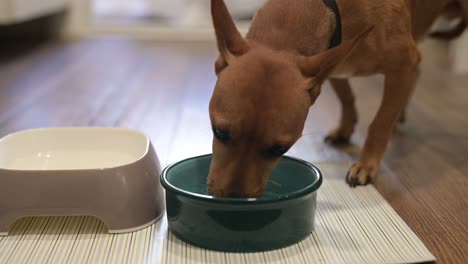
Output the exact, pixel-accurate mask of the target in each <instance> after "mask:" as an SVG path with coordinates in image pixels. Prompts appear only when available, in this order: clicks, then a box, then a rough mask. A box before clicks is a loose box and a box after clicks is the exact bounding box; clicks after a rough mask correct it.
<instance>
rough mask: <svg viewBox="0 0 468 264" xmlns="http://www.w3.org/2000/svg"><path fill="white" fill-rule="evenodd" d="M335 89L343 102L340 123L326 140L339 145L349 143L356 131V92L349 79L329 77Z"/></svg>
mask: <svg viewBox="0 0 468 264" xmlns="http://www.w3.org/2000/svg"><path fill="white" fill-rule="evenodd" d="M329 81H330V84H331V86H332V87H333V90H334V91H335V93H336V95H337V97H338V99H339V101H340V103H341V117H340V124H339V125H338V127H337V128H336V129H334V130H332V131H331V132H330V133H328V135H327V137H326V138H325V142H328V143H331V144H334V145H337V144H347V143H349V139H350V138H351V135H352V134H353V132H354V126H355V125H356V123H357V119H358V117H357V111H356V105H355V103H354V94H353V91H352V90H351V86H350V85H349V81H348V80H347V79H333V78H331V79H329Z"/></svg>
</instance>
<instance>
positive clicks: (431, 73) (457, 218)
mask: <svg viewBox="0 0 468 264" xmlns="http://www.w3.org/2000/svg"><path fill="white" fill-rule="evenodd" d="M422 49H423V54H424V60H423V65H422V75H421V80H420V82H419V83H418V87H417V90H416V93H415V96H414V98H413V100H412V103H411V105H410V108H409V114H408V123H407V124H405V125H403V126H400V127H399V128H398V129H397V130H396V131H395V135H394V137H393V138H392V140H391V142H390V145H389V149H388V151H387V153H386V154H385V156H384V160H383V162H382V174H381V175H380V177H379V179H378V182H377V184H376V186H377V188H378V190H379V192H380V193H381V194H382V195H383V196H384V197H385V198H386V200H387V201H389V203H390V204H391V205H392V206H393V208H395V210H396V211H397V212H398V213H399V214H400V216H402V218H403V219H404V220H405V221H406V223H408V225H409V226H410V227H411V228H412V229H413V230H414V231H415V232H416V234H417V235H418V236H419V237H420V238H421V239H422V240H423V241H424V242H425V244H426V246H428V248H429V249H430V250H431V252H432V253H433V254H434V255H435V256H436V257H437V258H438V260H439V262H440V263H446V262H448V263H451V262H453V263H466V262H468V231H467V226H466V223H467V222H468V196H467V195H466V194H467V193H468V177H467V176H468V165H467V164H468V163H467V153H468V129H467V128H468V117H467V116H466V113H467V109H468V106H467V103H466V102H467V100H468V89H467V87H466V83H467V81H468V76H460V75H454V74H452V73H451V72H450V70H449V67H448V65H450V63H449V59H448V58H449V57H448V52H447V45H445V44H443V43H439V42H427V43H423V45H422ZM215 57H216V52H215V47H214V45H212V44H205V43H186V44H184V43H152V42H141V41H132V40H126V39H119V38H102V39H90V40H80V41H75V42H50V43H45V44H41V45H38V46H33V47H32V48H30V49H27V48H26V49H24V48H22V49H18V47H10V48H8V49H3V48H1V49H0V136H4V135H6V134H8V133H11V132H14V131H17V130H21V129H27V128H34V127H47V126H70V125H76V126H85V125H91V126H122V127H129V128H135V129H139V130H141V131H143V132H145V133H146V134H147V135H148V136H150V138H151V140H152V142H153V144H154V145H155V147H156V149H157V152H158V155H159V157H160V159H161V163H162V164H163V165H167V164H168V163H170V162H173V161H177V160H179V159H182V158H186V157H189V156H193V155H198V154H202V153H207V152H210V150H211V140H212V135H211V128H210V124H209V118H208V102H209V99H210V96H211V92H212V90H213V86H214V82H215V80H216V77H215V76H214V73H213V60H214V59H215ZM1 58H3V60H2V59H1ZM382 81H383V80H382V77H372V78H357V79H353V80H352V82H351V83H352V86H353V90H354V91H355V92H356V97H357V103H358V105H357V106H358V112H359V116H360V121H359V123H358V126H357V128H356V133H355V135H354V136H353V138H352V140H353V143H354V145H352V146H349V147H347V148H344V149H335V148H333V147H331V146H329V145H327V144H325V143H324V142H323V137H324V136H325V135H326V133H327V132H328V131H329V130H330V129H332V128H334V126H335V125H336V124H337V122H338V118H339V112H340V108H339V107H340V106H339V104H338V102H337V99H336V96H335V95H334V94H333V92H332V91H331V89H330V87H329V84H328V83H326V84H325V86H324V89H323V93H322V95H321V96H320V98H319V100H318V101H317V103H316V105H315V106H314V107H312V108H311V110H310V115H309V117H308V119H307V124H306V127H305V130H304V136H303V137H302V138H301V139H300V140H299V142H298V143H297V144H296V145H295V146H294V148H293V149H291V151H290V152H289V154H290V155H293V156H297V157H300V158H303V159H306V160H309V161H313V162H318V161H342V160H344V161H352V160H354V159H355V158H356V157H357V155H358V152H359V150H360V146H362V143H363V141H364V139H365V136H366V131H367V126H368V125H369V123H370V122H371V120H372V118H373V116H374V114H375V111H376V109H377V107H378V105H379V102H380V99H381V93H382V87H383V86H382V85H383V84H382ZM343 180H344V175H343Z"/></svg>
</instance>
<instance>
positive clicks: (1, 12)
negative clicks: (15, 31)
mask: <svg viewBox="0 0 468 264" xmlns="http://www.w3.org/2000/svg"><path fill="white" fill-rule="evenodd" d="M68 3H69V0H0V25H8V24H15V23H20V22H24V21H28V20H31V19H35V18H38V17H41V16H44V15H49V14H53V13H55V12H57V11H60V10H63V9H65V8H66V7H67V6H68Z"/></svg>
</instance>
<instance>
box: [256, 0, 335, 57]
mask: <svg viewBox="0 0 468 264" xmlns="http://www.w3.org/2000/svg"><path fill="white" fill-rule="evenodd" d="M333 3H334V4H335V6H333ZM330 6H331V7H330ZM334 9H335V10H334ZM336 32H338V34H339V35H338V34H337V33H336ZM247 40H249V41H252V42H253V43H258V44H260V45H263V46H266V47H268V48H270V49H273V50H278V51H282V52H290V53H296V54H300V55H304V56H311V55H315V54H318V53H321V52H323V51H325V50H327V49H329V48H330V46H333V45H336V44H338V42H341V21H340V16H339V11H338V9H337V6H336V2H335V0H271V1H269V2H267V4H266V5H265V6H264V7H263V8H262V9H260V10H259V11H258V13H257V15H256V16H255V18H254V20H253V21H252V25H251V27H250V30H249V32H248V34H247Z"/></svg>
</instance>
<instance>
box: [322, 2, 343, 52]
mask: <svg viewBox="0 0 468 264" xmlns="http://www.w3.org/2000/svg"><path fill="white" fill-rule="evenodd" d="M323 3H324V4H325V5H326V6H327V7H328V8H330V10H331V11H332V12H333V13H334V14H335V19H336V29H335V32H334V33H333V36H332V38H331V41H330V48H334V47H336V46H338V45H340V44H341V35H342V32H341V31H342V28H341V26H342V25H341V14H340V10H339V9H338V4H337V3H336V0H323Z"/></svg>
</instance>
